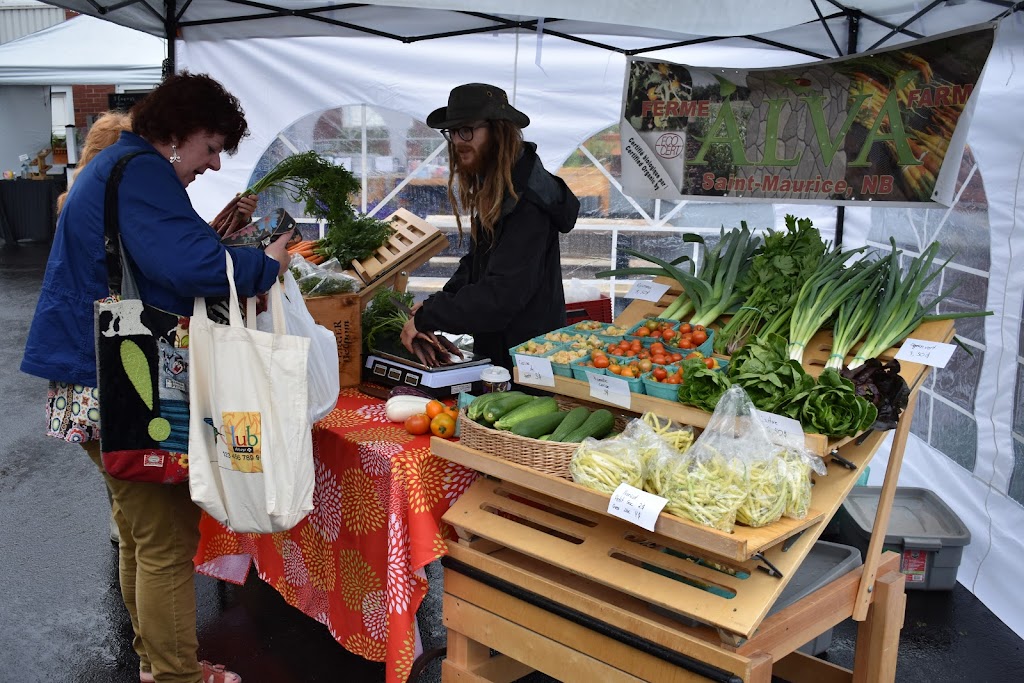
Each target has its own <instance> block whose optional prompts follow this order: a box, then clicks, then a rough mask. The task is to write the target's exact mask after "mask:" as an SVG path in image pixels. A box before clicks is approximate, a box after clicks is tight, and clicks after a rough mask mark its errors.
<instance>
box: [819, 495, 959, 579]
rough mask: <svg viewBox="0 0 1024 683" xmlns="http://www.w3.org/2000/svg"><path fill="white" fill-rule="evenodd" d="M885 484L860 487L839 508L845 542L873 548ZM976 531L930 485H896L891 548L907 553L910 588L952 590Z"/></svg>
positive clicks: (887, 536) (887, 547)
mask: <svg viewBox="0 0 1024 683" xmlns="http://www.w3.org/2000/svg"><path fill="white" fill-rule="evenodd" d="M881 490H882V487H880V486H857V487H854V489H853V490H852V491H850V495H849V496H848V497H847V499H846V502H845V503H843V506H842V507H841V508H840V509H839V513H838V516H839V536H840V539H841V540H842V542H843V543H846V544H848V545H852V546H853V547H855V548H857V549H859V550H860V551H861V553H865V552H867V548H868V543H869V542H870V540H871V527H872V525H873V524H874V523H875V512H876V511H877V510H878V496H879V494H880V492H881ZM970 542H971V532H970V531H968V529H967V527H966V526H964V523H963V522H962V521H960V518H959V517H957V515H956V513H955V512H953V511H952V510H951V509H950V508H949V506H948V505H946V504H945V503H943V502H942V501H941V500H940V499H939V497H938V496H936V495H935V494H934V493H932V492H931V491H929V490H928V489H921V488H909V487H902V488H897V489H896V496H895V499H894V500H893V506H892V514H891V516H890V517H889V528H888V530H887V532H886V534H885V543H884V545H883V547H884V549H885V550H894V551H896V552H898V553H900V554H901V555H902V556H903V558H902V560H901V561H900V569H901V570H902V571H903V573H904V574H906V576H907V583H906V587H907V590H951V589H952V588H953V586H955V585H956V572H957V568H958V567H959V566H960V558H961V557H962V555H963V552H964V546H965V545H967V544H968V543H970Z"/></svg>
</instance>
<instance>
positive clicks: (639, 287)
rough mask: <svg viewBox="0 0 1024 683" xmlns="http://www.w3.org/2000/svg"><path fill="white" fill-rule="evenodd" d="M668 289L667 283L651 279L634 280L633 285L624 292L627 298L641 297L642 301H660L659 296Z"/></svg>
mask: <svg viewBox="0 0 1024 683" xmlns="http://www.w3.org/2000/svg"><path fill="white" fill-rule="evenodd" d="M667 291H668V285H663V284H659V283H657V282H653V281H651V280H636V281H635V282H633V286H632V287H630V288H629V291H628V292H626V298H627V299H642V300H643V301H654V302H658V301H661V297H662V296H663V295H664V294H665V292H667Z"/></svg>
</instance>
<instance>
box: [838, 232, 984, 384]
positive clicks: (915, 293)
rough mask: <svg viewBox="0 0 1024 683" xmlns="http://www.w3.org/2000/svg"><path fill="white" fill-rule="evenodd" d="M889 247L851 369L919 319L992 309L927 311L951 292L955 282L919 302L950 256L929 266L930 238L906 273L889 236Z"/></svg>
mask: <svg viewBox="0 0 1024 683" xmlns="http://www.w3.org/2000/svg"><path fill="white" fill-rule="evenodd" d="M889 242H890V243H891V244H892V251H891V252H889V256H888V257H887V258H885V259H883V260H882V261H880V263H885V264H887V266H888V276H887V278H886V281H885V285H884V287H883V289H882V293H881V297H880V298H879V300H878V301H877V303H876V304H875V308H874V315H873V316H872V317H871V322H870V324H869V325H868V331H867V333H866V337H865V339H864V343H863V344H862V345H861V347H860V349H859V350H858V351H857V355H855V356H854V357H853V360H852V361H851V362H850V369H851V370H853V369H855V368H859V367H860V366H861V365H863V364H864V361H866V360H868V359H869V358H877V357H878V356H880V355H881V354H882V353H884V352H885V351H886V350H888V349H889V348H891V347H892V346H894V345H896V344H897V343H898V342H900V341H901V340H903V339H905V338H906V337H907V335H909V334H910V333H911V332H913V331H914V330H915V329H916V328H917V326H918V325H920V324H921V323H922V322H926V321H929V320H953V319H957V318H978V317H981V316H986V315H992V311H971V312H967V313H942V314H931V315H929V314H928V312H929V311H931V310H933V309H934V308H935V307H936V306H938V304H939V302H940V301H942V300H943V299H945V298H946V297H947V296H949V295H950V294H952V293H953V290H955V289H956V286H955V285H954V286H953V287H951V288H950V289H947V290H946V291H945V292H942V293H941V294H939V295H938V296H936V297H935V298H933V299H931V300H930V301H928V302H926V303H923V304H922V303H921V301H920V297H921V295H922V294H924V292H925V290H926V289H927V288H928V285H929V284H931V282H932V280H934V279H935V278H936V277H937V276H938V274H939V273H940V272H942V269H943V268H945V267H946V264H948V263H949V261H950V259H952V256H951V257H950V258H949V259H946V261H945V262H944V263H942V264H940V265H939V267H938V268H936V269H935V270H932V263H933V262H934V260H935V256H936V254H937V253H938V251H939V246H940V245H939V243H938V242H932V243H931V244H929V245H928V246H927V248H925V250H924V251H922V252H921V255H920V256H918V257H917V258H915V259H913V260H911V261H910V263H909V265H908V266H907V272H906V274H904V273H903V271H902V270H901V269H900V262H899V257H900V254H901V253H902V252H901V251H900V250H899V249H897V248H896V240H894V239H893V238H891V237H890V238H889Z"/></svg>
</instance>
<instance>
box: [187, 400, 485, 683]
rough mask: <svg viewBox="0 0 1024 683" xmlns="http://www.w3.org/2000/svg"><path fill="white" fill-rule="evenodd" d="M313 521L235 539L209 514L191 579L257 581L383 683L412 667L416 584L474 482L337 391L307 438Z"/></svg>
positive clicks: (375, 406)
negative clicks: (252, 577) (368, 664)
mask: <svg viewBox="0 0 1024 683" xmlns="http://www.w3.org/2000/svg"><path fill="white" fill-rule="evenodd" d="M313 457H314V460H315V464H316V489H315V492H314V494H313V506H314V507H313V512H312V513H310V515H309V516H308V517H307V518H306V519H305V520H303V521H302V522H301V523H300V524H299V525H298V526H296V527H295V528H294V529H292V530H290V531H286V532H281V533H276V534H263V535H261V534H236V533H234V532H231V531H229V530H228V529H226V528H225V527H223V526H221V525H220V524H218V523H217V522H216V521H215V520H213V519H212V518H211V517H209V516H207V515H206V514H204V515H203V519H202V521H201V522H200V530H201V532H202V537H201V540H200V542H199V552H198V553H197V554H196V558H195V562H196V570H197V571H199V572H200V573H203V574H206V575H209V576H213V577H216V578H219V579H224V580H227V581H233V582H236V583H242V582H244V581H245V575H246V573H247V572H248V570H249V566H250V561H251V562H252V563H254V564H255V566H256V571H257V573H258V574H259V577H260V578H261V579H263V580H264V581H265V582H267V583H269V584H270V585H271V586H273V587H274V588H275V589H277V591H278V592H279V593H280V594H281V595H282V596H283V597H284V599H285V600H286V601H287V602H288V603H289V604H291V605H292V606H294V607H296V608H298V609H300V610H302V611H303V612H304V613H305V614H308V615H309V616H311V617H313V618H314V619H316V620H317V621H319V622H321V623H322V624H324V625H325V626H327V628H328V630H329V631H330V633H331V635H332V636H334V638H335V640H337V641H338V642H339V643H341V645H342V646H343V647H344V648H345V649H347V650H349V651H351V652H354V653H355V654H358V655H360V656H362V657H365V658H366V659H369V660H373V661H378V662H381V661H382V662H387V681H388V683H393V682H401V681H405V680H406V679H407V678H408V676H409V670H410V667H411V666H412V662H413V660H414V659H415V644H416V633H415V628H416V618H415V617H416V610H417V609H418V608H419V605H420V603H421V602H422V601H423V597H424V596H425V595H426V593H427V581H426V579H425V578H423V577H422V576H420V575H417V574H416V573H415V572H416V571H417V570H419V569H422V568H423V567H425V566H426V565H427V564H429V563H430V562H432V561H433V560H435V559H437V558H439V557H441V556H442V555H444V554H445V553H446V552H447V549H446V546H445V539H447V538H450V537H451V534H452V531H451V529H450V527H448V525H447V524H443V523H442V522H441V515H443V514H444V512H445V511H446V510H447V509H448V508H449V507H450V506H451V505H452V503H454V502H455V500H456V499H457V498H458V497H459V495H461V494H462V492H463V491H465V490H466V488H467V487H468V486H469V485H470V484H471V483H472V482H473V480H474V479H475V478H476V472H474V471H473V470H470V469H466V468H464V467H462V466H460V465H456V464H454V463H451V462H448V461H447V460H444V459H442V458H438V457H437V456H434V455H432V454H431V452H430V440H429V439H428V438H427V437H426V436H415V437H414V436H412V435H411V434H409V433H408V432H406V431H405V429H404V428H403V427H402V426H401V425H399V424H395V423H392V422H389V421H388V419H387V417H386V416H385V414H384V403H383V402H382V401H379V400H377V399H374V398H370V397H368V396H366V395H365V394H361V393H359V392H358V391H356V390H355V389H343V390H342V392H341V396H340V397H339V399H338V407H337V408H336V409H335V410H334V412H332V413H331V414H330V415H328V416H327V417H326V418H324V419H323V420H321V421H320V422H318V423H317V424H316V425H315V426H314V429H313Z"/></svg>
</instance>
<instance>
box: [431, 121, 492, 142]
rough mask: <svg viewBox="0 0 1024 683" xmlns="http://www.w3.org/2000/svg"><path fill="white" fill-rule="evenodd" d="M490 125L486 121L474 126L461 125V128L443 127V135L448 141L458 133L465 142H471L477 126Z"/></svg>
mask: <svg viewBox="0 0 1024 683" xmlns="http://www.w3.org/2000/svg"><path fill="white" fill-rule="evenodd" d="M489 125H490V124H488V123H487V122H486V121H485V122H484V123H477V124H475V125H472V126H461V127H459V128H442V129H441V135H443V136H444V139H445V140H447V141H448V142H452V138H453V136H454V135H458V136H459V137H460V138H461V139H462V140H464V141H465V142H469V141H470V140H472V139H473V133H474V131H476V129H477V128H487V127H488V126H489Z"/></svg>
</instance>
